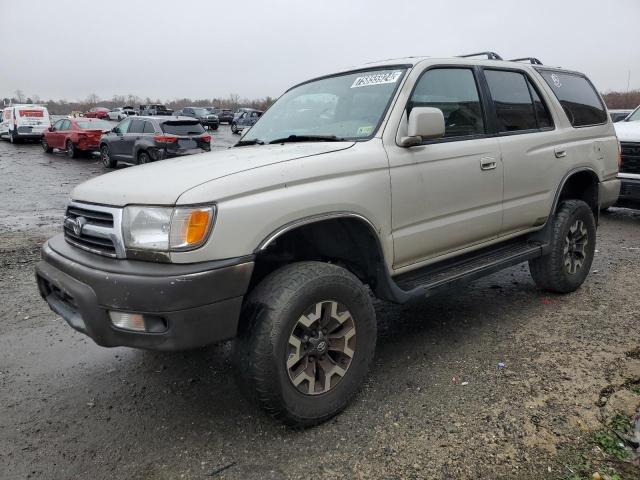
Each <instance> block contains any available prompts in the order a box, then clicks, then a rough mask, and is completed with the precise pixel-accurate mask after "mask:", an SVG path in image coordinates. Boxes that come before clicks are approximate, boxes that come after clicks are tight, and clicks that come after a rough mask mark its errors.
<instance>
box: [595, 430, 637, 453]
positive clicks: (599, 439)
mask: <svg viewBox="0 0 640 480" xmlns="http://www.w3.org/2000/svg"><path fill="white" fill-rule="evenodd" d="M593 441H594V443H595V444H596V445H598V446H599V447H600V448H601V449H602V451H603V452H605V453H606V454H607V455H610V456H612V457H614V458H616V459H618V460H626V459H627V458H629V452H628V451H627V450H626V449H625V448H624V445H623V446H621V443H622V442H621V441H620V439H619V438H618V437H616V435H615V434H614V433H611V432H609V431H608V430H600V431H598V432H596V433H595V434H594V435H593Z"/></svg>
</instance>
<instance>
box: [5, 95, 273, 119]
mask: <svg viewBox="0 0 640 480" xmlns="http://www.w3.org/2000/svg"><path fill="white" fill-rule="evenodd" d="M275 100H276V99H275V98H272V97H265V98H258V99H248V98H240V96H239V95H237V94H231V95H229V96H228V97H226V98H200V99H195V100H193V99H191V98H176V99H173V100H168V101H163V100H161V99H159V98H156V99H152V98H150V97H146V98H142V97H139V96H137V95H114V96H113V97H112V98H111V99H109V100H105V99H101V98H100V97H99V96H98V95H96V94H95V93H92V94H91V95H89V96H88V97H87V98H85V99H84V100H75V101H73V100H72V101H68V100H44V99H42V98H40V96H39V95H31V96H28V95H25V94H24V93H23V92H22V90H16V91H15V92H14V93H13V95H12V96H11V97H6V98H4V103H5V104H8V103H9V102H11V103H37V104H39V105H44V106H45V107H47V109H48V110H49V113H51V114H52V115H68V114H69V113H71V112H86V111H88V110H90V109H91V108H93V107H105V108H109V109H112V108H116V107H124V106H132V107H135V108H137V107H138V106H139V105H149V104H153V103H159V104H163V105H166V106H167V107H168V108H170V109H172V110H178V109H180V108H183V107H186V106H196V107H219V108H228V109H231V110H236V109H237V108H240V107H249V108H255V109H257V110H266V109H267V108H268V107H269V106H270V105H271V104H272V103H273V102H274V101H275Z"/></svg>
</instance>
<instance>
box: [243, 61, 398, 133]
mask: <svg viewBox="0 0 640 480" xmlns="http://www.w3.org/2000/svg"><path fill="white" fill-rule="evenodd" d="M405 70H406V69H404V68H390V69H385V70H379V69H378V70H369V71H358V72H354V73H349V74H344V75H336V76H333V77H327V78H322V79H319V80H314V81H312V82H308V83H305V84H302V85H300V86H298V87H294V88H292V89H291V90H289V91H288V92H286V93H285V94H284V95H282V97H280V98H279V99H278V101H277V102H276V103H275V104H273V106H272V107H271V108H269V110H267V111H266V112H265V114H264V115H262V118H260V120H259V121H258V122H257V123H256V124H255V125H254V126H253V127H251V129H250V130H249V131H248V132H247V134H246V135H245V136H244V137H243V138H242V142H241V144H249V143H252V142H253V143H269V142H271V141H273V140H279V139H283V138H287V137H291V136H295V137H299V138H306V139H308V141H313V140H314V139H313V138H312V137H335V138H336V139H345V140H366V139H369V138H371V137H372V136H373V135H374V134H375V132H376V130H377V128H378V126H379V124H380V122H381V121H382V118H383V116H384V113H385V111H386V110H387V107H388V105H389V103H390V101H391V98H392V97H393V94H394V92H395V91H396V88H397V87H398V85H399V84H400V81H401V79H402V76H403V74H404V72H405Z"/></svg>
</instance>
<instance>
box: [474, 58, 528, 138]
mask: <svg viewBox="0 0 640 480" xmlns="http://www.w3.org/2000/svg"><path fill="white" fill-rule="evenodd" d="M485 76H486V77H487V83H488V84H489V91H490V92H491V98H492V99H493V104H494V106H495V109H496V116H497V118H498V130H499V131H500V132H517V131H518V130H533V129H536V128H537V127H538V125H537V123H536V115H535V113H534V110H533V101H532V100H531V95H530V94H529V87H528V86H527V80H526V79H525V77H524V75H522V74H521V73H517V72H507V71H498V70H486V71H485Z"/></svg>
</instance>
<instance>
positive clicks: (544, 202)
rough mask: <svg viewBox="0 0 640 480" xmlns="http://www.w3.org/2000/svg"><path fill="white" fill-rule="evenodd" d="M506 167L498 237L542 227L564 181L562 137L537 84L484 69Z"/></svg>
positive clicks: (518, 73) (522, 75)
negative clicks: (557, 189)
mask: <svg viewBox="0 0 640 480" xmlns="http://www.w3.org/2000/svg"><path fill="white" fill-rule="evenodd" d="M483 71H484V76H485V78H486V83H487V86H488V92H489V96H490V105H489V107H490V108H491V109H492V117H493V119H494V122H495V125H494V129H495V130H496V133H497V135H498V138H499V142H500V153H501V156H502V164H503V167H504V196H503V220H502V230H501V232H500V235H501V236H507V235H514V234H517V233H523V232H525V231H527V230H531V229H534V228H537V227H540V226H541V225H543V224H544V223H545V221H546V219H547V217H548V215H549V212H550V209H551V204H552V202H553V197H554V196H555V192H556V188H557V186H558V179H560V178H562V176H563V174H562V169H563V168H564V164H566V163H567V158H564V157H562V155H563V152H564V150H563V149H564V148H565V147H563V146H562V140H563V134H562V132H561V131H559V130H558V129H556V128H555V125H554V121H553V118H552V116H551V113H550V110H549V106H548V105H547V103H546V102H545V101H544V100H543V96H542V94H541V85H539V84H537V83H536V82H535V81H534V80H533V77H532V76H531V75H529V74H528V73H527V72H526V71H524V70H515V69H514V70H508V69H497V68H484V69H483Z"/></svg>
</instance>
